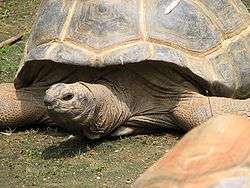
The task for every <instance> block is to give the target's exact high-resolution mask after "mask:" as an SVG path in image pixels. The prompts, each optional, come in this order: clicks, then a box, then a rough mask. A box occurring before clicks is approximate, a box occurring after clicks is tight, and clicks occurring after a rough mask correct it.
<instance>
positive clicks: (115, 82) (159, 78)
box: [45, 66, 250, 139]
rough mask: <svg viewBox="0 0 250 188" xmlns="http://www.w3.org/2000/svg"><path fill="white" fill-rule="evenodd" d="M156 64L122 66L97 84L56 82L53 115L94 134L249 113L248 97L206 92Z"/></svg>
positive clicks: (189, 124)
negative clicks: (138, 67) (137, 66)
mask: <svg viewBox="0 0 250 188" xmlns="http://www.w3.org/2000/svg"><path fill="white" fill-rule="evenodd" d="M154 68H155V67H154V66H152V67H151V66H148V67H146V66H144V67H143V68H141V69H132V70H131V69H130V68H121V67H119V69H117V70H113V71H112V73H110V74H108V75H104V76H103V77H101V78H100V79H99V80H97V81H96V82H95V83H86V82H78V83H74V84H56V85H54V86H52V87H51V88H50V89H49V90H47V92H46V95H45V96H46V97H45V99H46V101H47V102H46V104H47V105H48V107H49V109H50V116H51V118H52V119H54V120H55V121H56V122H60V123H59V124H67V125H68V127H69V128H71V129H72V128H74V129H76V130H78V132H79V133H82V134H83V135H85V136H87V137H89V138H91V139H96V138H100V137H102V136H105V135H109V134H110V133H112V131H114V130H115V134H113V135H124V134H131V133H133V130H134V131H138V129H140V130H143V129H144V130H145V129H147V128H149V129H154V128H156V129H158V128H161V127H164V128H173V129H176V128H179V129H180V128H181V129H185V130H190V129H191V128H193V127H196V126H198V125H200V124H202V123H204V122H206V121H207V120H208V119H210V118H211V117H213V116H217V115H221V114H227V113H230V114H240V115H243V116H247V117H248V116H249V107H250V99H245V100H239V99H231V98H223V97H212V96H211V97H209V96H204V95H201V94H199V93H198V91H197V90H196V88H195V87H194V86H193V85H192V84H191V83H189V82H187V81H186V80H185V78H182V76H180V75H179V74H177V73H176V72H175V71H172V70H171V69H167V70H164V72H163V73H161V72H159V71H158V70H157V69H156V70H154ZM163 68H164V67H162V69H161V70H163ZM136 70H139V71H138V72H136ZM173 78H174V79H173ZM120 127H121V130H119V128H120ZM126 127H128V128H130V129H127V131H124V129H125V128H126ZM131 128H132V129H133V130H131ZM125 130H126V129H125ZM121 132H122V133H121Z"/></svg>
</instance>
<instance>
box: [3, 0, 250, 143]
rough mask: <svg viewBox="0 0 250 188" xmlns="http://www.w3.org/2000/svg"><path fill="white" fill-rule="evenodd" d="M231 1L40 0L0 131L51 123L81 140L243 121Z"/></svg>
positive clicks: (244, 102)
mask: <svg viewBox="0 0 250 188" xmlns="http://www.w3.org/2000/svg"><path fill="white" fill-rule="evenodd" d="M249 22H250V19H249V14H248V12H247V9H246V7H244V5H243V4H242V2H241V1H230V0H224V1H216V0H199V1H198V0H192V1H186V0H164V1H163V0H129V1H122V0H114V1H109V0H95V1H78V0H74V1H73V0H72V1H66V0H47V1H42V3H41V6H40V9H39V12H38V17H37V21H36V22H35V24H34V26H33V30H32V33H31V35H30V38H29V41H28V44H27V47H26V49H25V55H24V58H23V63H22V64H21V67H20V69H19V72H18V74H17V76H16V79H15V83H14V87H13V86H12V85H11V84H3V85H1V98H0V105H1V110H0V125H1V128H6V127H11V128H12V127H16V126H22V125H29V124H34V123H47V124H57V125H59V126H63V127H66V128H68V129H69V130H72V131H74V132H76V133H78V134H80V135H82V136H86V137H88V138H90V139H95V138H100V137H102V136H106V135H123V134H131V133H133V132H136V131H143V130H144V129H154V128H173V129H183V130H189V129H191V128H193V127H195V126H197V125H199V124H201V123H202V122H205V121H206V120H208V119H209V118H210V117H212V116H216V115H220V114H224V113H238V114H241V115H244V116H248V117H249V105H250V99H248V97H249V96H250V89H249V88H250V64H249V59H250V55H249V50H250V27H249Z"/></svg>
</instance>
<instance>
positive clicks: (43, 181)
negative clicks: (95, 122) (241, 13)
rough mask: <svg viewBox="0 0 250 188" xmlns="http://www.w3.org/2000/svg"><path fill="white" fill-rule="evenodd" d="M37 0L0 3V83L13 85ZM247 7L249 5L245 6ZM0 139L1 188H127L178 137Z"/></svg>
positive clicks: (40, 131) (25, 133) (47, 132)
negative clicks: (11, 39) (6, 42)
mask: <svg viewBox="0 0 250 188" xmlns="http://www.w3.org/2000/svg"><path fill="white" fill-rule="evenodd" d="M39 2H40V0H0V42H1V41H3V40H5V39H7V38H9V37H11V36H15V35H17V34H24V39H23V40H22V41H21V42H19V43H17V44H15V45H12V46H8V47H5V48H2V49H0V83H1V82H12V81H13V78H14V75H15V73H16V71H17V68H18V64H19V62H20V60H21V58H22V53H23V49H24V45H25V41H26V40H27V37H28V35H29V32H30V28H31V26H32V23H33V20H34V18H35V12H36V10H37V7H38V4H39ZM245 4H246V5H247V6H248V7H250V0H245ZM9 133H10V134H7V135H4V134H0V187H30V186H31V187H72V186H73V187H130V185H131V183H133V182H134V180H135V179H136V178H137V177H138V176H139V175H140V174H141V173H142V172H143V171H145V169H146V168H148V167H149V166H150V165H151V164H153V163H154V162H155V161H156V160H157V159H159V158H160V157H161V156H162V155H163V154H164V153H165V152H166V151H167V150H169V149H170V148H171V147H172V146H173V145H174V144H175V143H176V142H177V141H178V139H179V138H180V135H177V134H170V133H169V134H162V135H160V134H155V135H140V136H131V137H124V138H117V139H105V140H100V141H98V142H93V143H89V142H86V141H84V140H78V139H75V140H71V141H67V139H68V137H69V136H70V135H69V134H67V133H65V132H63V131H61V130H58V129H51V128H47V127H42V128H41V127H40V128H37V127H36V128H35V126H34V127H33V128H32V129H23V130H15V131H14V132H13V130H10V131H9Z"/></svg>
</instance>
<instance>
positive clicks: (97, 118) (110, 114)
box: [87, 83, 131, 131]
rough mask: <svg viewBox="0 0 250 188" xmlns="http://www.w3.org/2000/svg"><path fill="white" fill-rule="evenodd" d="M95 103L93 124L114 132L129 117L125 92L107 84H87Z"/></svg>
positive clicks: (129, 111) (129, 112) (128, 106)
mask: <svg viewBox="0 0 250 188" xmlns="http://www.w3.org/2000/svg"><path fill="white" fill-rule="evenodd" d="M87 86H88V87H89V89H90V90H91V92H92V94H93V96H94V100H95V103H96V109H95V114H94V123H95V124H97V125H98V126H101V127H109V128H108V129H110V131H111V130H114V129H115V128H116V127H118V126H120V125H122V124H124V123H125V122H126V120H128V119H129V118H130V116H131V109H130V106H131V105H130V104H129V101H128V98H127V97H126V92H125V91H124V90H122V89H121V88H118V87H116V86H114V85H111V84H109V83H98V84H87Z"/></svg>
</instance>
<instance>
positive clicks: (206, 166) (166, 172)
mask: <svg viewBox="0 0 250 188" xmlns="http://www.w3.org/2000/svg"><path fill="white" fill-rule="evenodd" d="M134 187H135V188H250V120H249V119H247V118H243V117H239V116H235V115H227V116H220V117H217V118H215V119H211V120H209V121H208V122H206V123H205V124H204V125H203V126H200V127H197V128H195V129H193V130H192V131H190V132H189V133H187V134H186V135H185V136H184V137H183V138H182V139H181V141H180V142H179V143H178V144H177V145H176V146H175V147H174V148H173V149H172V150H171V151H170V152H169V153H167V154H166V155H165V156H164V157H163V158H162V159H160V160H159V161H158V162H157V163H155V164H154V165H153V166H152V167H151V168H149V169H148V170H147V171H146V172H145V173H144V174H142V176H141V177H140V178H139V179H138V180H137V181H136V183H135V185H134Z"/></svg>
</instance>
